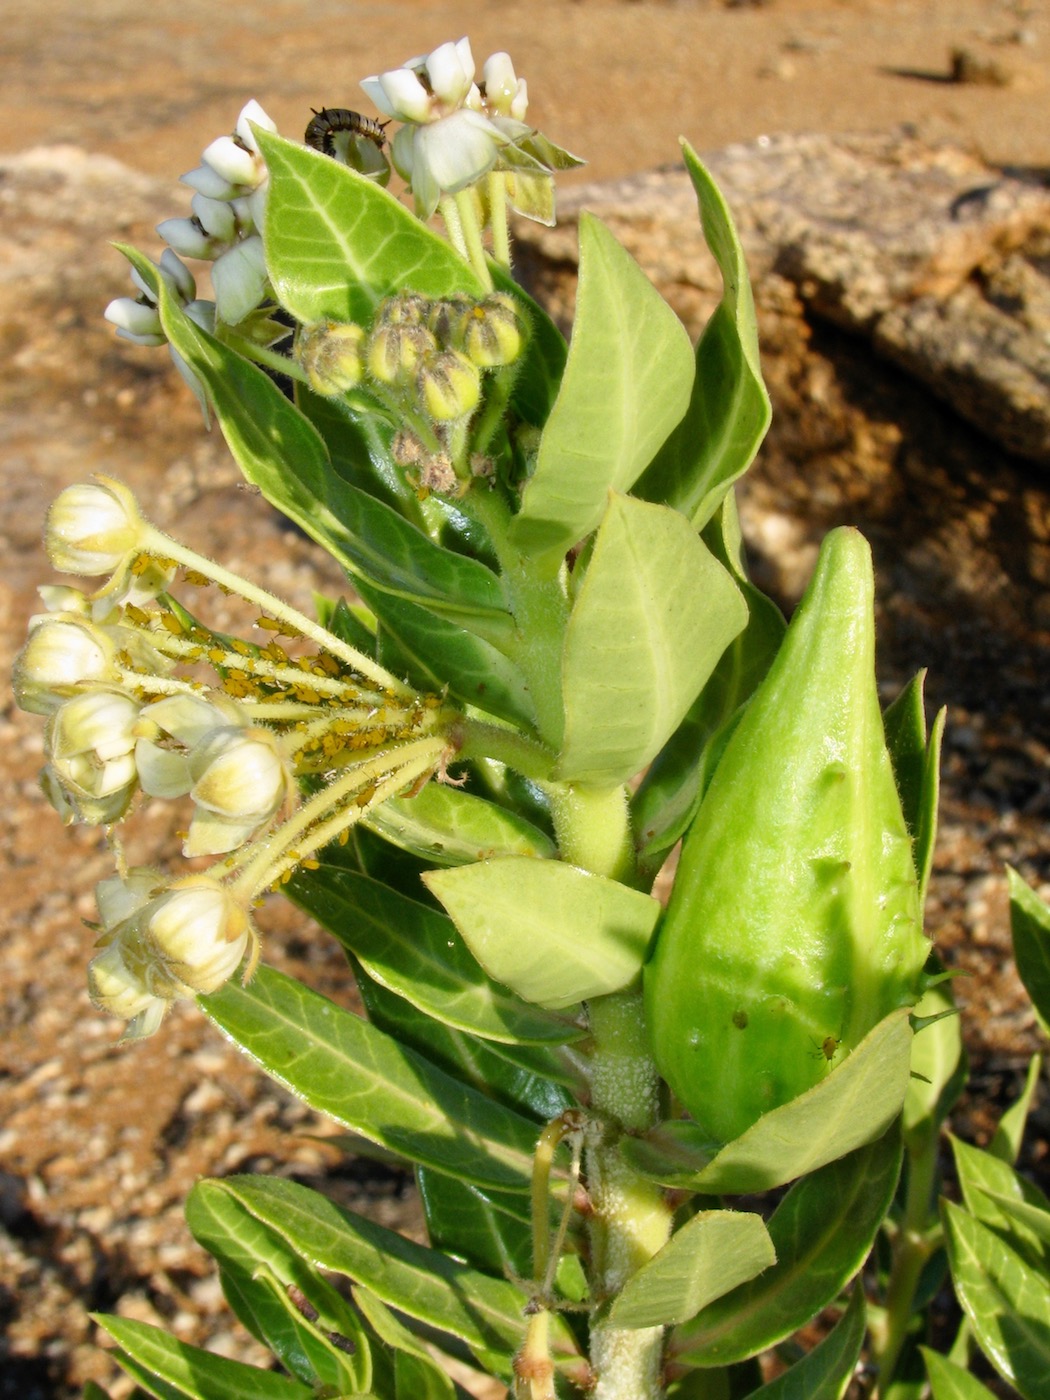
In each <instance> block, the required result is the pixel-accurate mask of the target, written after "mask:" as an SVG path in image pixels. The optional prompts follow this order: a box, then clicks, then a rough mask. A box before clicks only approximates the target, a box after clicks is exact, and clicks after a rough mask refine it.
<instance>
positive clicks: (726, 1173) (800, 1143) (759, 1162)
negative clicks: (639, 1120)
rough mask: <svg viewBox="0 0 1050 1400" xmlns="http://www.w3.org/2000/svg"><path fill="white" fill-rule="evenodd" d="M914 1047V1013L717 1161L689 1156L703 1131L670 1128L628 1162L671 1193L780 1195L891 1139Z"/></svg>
mask: <svg viewBox="0 0 1050 1400" xmlns="http://www.w3.org/2000/svg"><path fill="white" fill-rule="evenodd" d="M911 1041H912V1032H911V1027H910V1025H909V1024H908V1012H907V1010H904V1009H902V1010H900V1011H895V1012H893V1013H892V1014H891V1015H889V1016H887V1017H886V1018H885V1020H883V1021H880V1022H879V1024H878V1025H877V1026H876V1027H875V1029H874V1030H873V1031H871V1032H870V1033H869V1034H868V1035H867V1036H866V1037H865V1038H864V1040H863V1041H862V1042H861V1043H860V1045H858V1046H857V1048H856V1050H854V1051H853V1053H852V1054H851V1055H850V1056H849V1057H848V1058H847V1059H845V1060H844V1061H843V1062H842V1063H841V1064H840V1065H838V1066H837V1067H836V1068H835V1069H833V1070H830V1071H829V1072H828V1073H827V1076H826V1078H825V1079H823V1080H822V1081H821V1083H820V1084H817V1085H816V1086H815V1087H814V1088H812V1089H808V1090H807V1091H806V1092H805V1093H804V1094H801V1095H800V1096H799V1097H798V1098H797V1099H795V1100H793V1101H792V1102H791V1103H787V1104H784V1105H783V1106H782V1107H780V1108H775V1109H773V1110H772V1111H771V1112H770V1113H767V1114H765V1115H763V1117H761V1118H759V1120H758V1121H757V1122H756V1123H754V1124H753V1125H752V1126H751V1127H750V1128H748V1129H747V1131H746V1132H744V1133H743V1134H742V1135H741V1136H740V1137H738V1138H736V1139H735V1140H734V1141H733V1142H731V1143H729V1145H728V1146H727V1147H724V1148H722V1150H721V1151H720V1152H717V1153H716V1154H715V1155H714V1156H713V1157H711V1158H707V1155H706V1153H700V1154H695V1153H692V1154H691V1153H690V1152H689V1142H690V1139H689V1137H688V1136H687V1134H692V1133H696V1132H697V1129H696V1127H695V1125H691V1124H688V1125H677V1124H665V1125H663V1126H662V1128H657V1129H656V1130H655V1131H654V1132H652V1133H650V1134H649V1135H648V1137H646V1138H635V1139H631V1140H629V1141H628V1142H626V1143H625V1144H624V1147H623V1151H624V1155H625V1156H626V1157H627V1158H628V1160H629V1161H631V1162H632V1164H633V1165H634V1166H635V1167H636V1168H637V1169H638V1170H639V1171H641V1172H643V1173H644V1174H645V1175H647V1176H651V1177H653V1178H654V1179H655V1180H657V1181H660V1182H662V1183H663V1184H664V1185H666V1186H675V1187H679V1188H684V1189H689V1190H694V1191H703V1192H705V1193H706V1194H708V1195H730V1196H735V1195H741V1194H750V1193H752V1192H756V1191H769V1190H772V1189H773V1187H775V1186H780V1185H782V1184H783V1183H784V1182H786V1181H791V1180H793V1179H794V1178H795V1177H798V1176H803V1175H805V1174H806V1173H808V1172H814V1171H816V1170H817V1169H818V1168H820V1167H822V1166H823V1165H824V1164H825V1163H827V1162H832V1161H834V1160H835V1159H837V1158H840V1157H843V1156H844V1155H845V1154H846V1153H847V1152H852V1151H853V1150H854V1149H855V1148H858V1147H860V1146H861V1144H863V1143H866V1142H871V1141H872V1139H873V1138H876V1137H879V1136H880V1135H881V1134H882V1133H884V1132H885V1130H886V1129H887V1128H888V1127H889V1125H890V1123H892V1121H893V1120H894V1118H896V1116H897V1114H898V1113H899V1112H900V1109H901V1104H902V1102H903V1100H904V1094H905V1090H906V1088H907V1085H908V1080H909V1075H910V1052H911ZM675 1129H678V1131H677V1132H676V1131H674V1130H675ZM682 1129H684V1132H683V1131H682ZM665 1144H666V1146H665ZM668 1148H670V1149H671V1151H670V1152H668ZM683 1148H684V1149H685V1150H684V1151H683V1150H682V1149H683ZM676 1149H677V1150H676Z"/></svg>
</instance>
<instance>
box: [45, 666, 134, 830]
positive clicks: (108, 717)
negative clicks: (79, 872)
mask: <svg viewBox="0 0 1050 1400" xmlns="http://www.w3.org/2000/svg"><path fill="white" fill-rule="evenodd" d="M138 713H139V706H138V703H137V701H135V700H133V699H132V698H131V697H130V696H128V695H125V694H123V692H121V691H114V690H90V691H85V692H84V693H83V694H81V695H75V696H74V697H73V698H72V699H71V700H67V701H66V702H65V703H64V704H63V705H60V706H59V708H58V709H57V710H56V711H55V713H54V714H53V715H52V716H51V719H50V720H49V721H48V726H47V730H46V734H45V748H46V750H47V753H48V757H49V763H48V766H47V769H46V770H45V776H44V792H45V794H46V795H47V797H48V799H49V800H50V801H51V802H52V803H53V804H54V805H55V806H56V807H57V810H58V811H59V814H60V815H61V816H62V817H63V818H64V819H66V820H69V819H71V818H75V819H79V820H80V821H83V822H87V823H88V824H89V825H92V826H100V825H108V824H110V823H112V822H115V821H119V820H120V818H121V817H122V816H123V815H124V813H125V812H126V811H127V808H128V804H129V803H130V801H131V799H132V797H133V796H134V795H135V792H136V790H137V787H138V775H137V772H136V769H135V758H134V747H135V735H134V725H135V722H136V720H137V719H138ZM56 798H60V800H59V801H57V802H56V800H55V799H56Z"/></svg>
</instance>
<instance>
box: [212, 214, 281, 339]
mask: <svg viewBox="0 0 1050 1400" xmlns="http://www.w3.org/2000/svg"><path fill="white" fill-rule="evenodd" d="M211 281H212V286H213V288H214V289H215V308H216V312H217V314H218V316H219V319H220V320H222V321H225V322H226V324H227V325H228V326H236V325H239V324H240V322H241V321H243V320H244V318H245V317H246V316H249V315H250V314H251V313H252V312H253V311H254V310H255V309H256V308H257V307H258V306H260V305H261V304H262V303H263V302H264V301H265V300H266V296H267V288H268V285H269V283H268V277H267V272H266V253H265V251H264V249H263V241H262V239H261V238H260V236H259V235H258V234H257V233H255V234H252V235H251V236H250V237H248V238H246V239H244V240H243V241H241V242H238V243H235V244H233V246H232V247H231V248H229V249H228V250H227V251H226V252H225V253H223V254H222V255H221V256H220V257H218V258H216V260H215V263H214V265H213V267H212V270H211Z"/></svg>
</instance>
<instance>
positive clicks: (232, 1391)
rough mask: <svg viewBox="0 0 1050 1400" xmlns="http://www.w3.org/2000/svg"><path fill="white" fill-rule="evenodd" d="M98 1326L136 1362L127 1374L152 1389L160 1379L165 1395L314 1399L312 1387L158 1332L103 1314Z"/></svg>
mask: <svg viewBox="0 0 1050 1400" xmlns="http://www.w3.org/2000/svg"><path fill="white" fill-rule="evenodd" d="M95 1321H96V1322H97V1323H98V1324H99V1326H100V1327H103V1328H104V1329H105V1330H106V1331H107V1332H108V1333H109V1335H110V1336H111V1337H112V1338H113V1340H114V1341H115V1342H116V1343H117V1346H118V1347H120V1349H121V1352H123V1353H124V1354H125V1355H126V1356H127V1357H128V1358H130V1360H131V1361H132V1362H134V1363H137V1365H136V1367H135V1369H134V1370H132V1368H131V1367H127V1368H126V1369H127V1370H128V1371H129V1374H130V1375H132V1377H133V1378H134V1379H135V1380H138V1381H141V1382H142V1384H143V1385H145V1386H147V1387H148V1388H149V1389H151V1390H152V1389H153V1384H152V1382H153V1378H156V1379H157V1380H159V1381H160V1382H161V1383H162V1384H163V1385H164V1387H165V1389H164V1394H165V1395H178V1396H186V1397H187V1400H191V1398H192V1400H215V1397H216V1396H222V1400H313V1396H314V1391H313V1388H312V1387H311V1386H308V1385H303V1384H302V1383H301V1382H299V1381H296V1380H292V1379H291V1378H290V1377H289V1376H279V1375H277V1374H276V1373H275V1372H273V1371H260V1370H259V1369H258V1367H256V1366H246V1365H245V1364H244V1363H243V1362H242V1361H231V1360H229V1358H228V1357H225V1356H215V1355H214V1354H213V1353H212V1352H210V1351H202V1350H201V1349H200V1347H191V1346H189V1345H188V1343H186V1342H180V1341H177V1340H176V1338H174V1337H172V1336H169V1334H168V1333H167V1332H165V1331H164V1330H163V1329H162V1328H160V1327H151V1326H150V1325H149V1324H148V1323H145V1322H135V1321H133V1320H132V1319H131V1318H129V1317H112V1316H108V1315H106V1314H104V1313H99V1314H96V1315H95Z"/></svg>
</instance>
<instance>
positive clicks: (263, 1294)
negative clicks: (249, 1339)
mask: <svg viewBox="0 0 1050 1400" xmlns="http://www.w3.org/2000/svg"><path fill="white" fill-rule="evenodd" d="M186 1223H187V1224H188V1225H189V1227H190V1231H191V1232H192V1234H193V1237H194V1239H196V1240H197V1242H198V1244H200V1245H202V1246H203V1247H204V1248H205V1249H206V1250H207V1251H208V1252H209V1254H211V1255H212V1256H213V1257H214V1258H215V1259H216V1261H217V1262H218V1264H219V1267H220V1269H221V1272H222V1284H223V1292H224V1293H225V1295H226V1298H227V1301H228V1302H229V1304H230V1306H231V1308H232V1309H233V1311H234V1312H235V1313H236V1315H237V1317H238V1318H239V1319H240V1320H241V1322H242V1323H243V1324H244V1326H245V1327H247V1328H248V1330H249V1331H250V1332H251V1333H252V1335H253V1336H255V1337H257V1338H258V1339H259V1340H260V1341H261V1342H262V1343H263V1344H264V1345H265V1346H267V1347H269V1349H270V1350H271V1351H272V1352H274V1354H275V1355H276V1356H277V1357H278V1359H279V1360H280V1361H281V1363H282V1364H283V1365H284V1366H285V1367H286V1368H287V1370H289V1371H291V1372H292V1374H293V1375H295V1376H297V1377H298V1378H299V1380H301V1381H305V1382H306V1383H307V1384H313V1383H314V1382H315V1381H320V1382H322V1383H323V1384H325V1385H331V1386H336V1387H338V1389H340V1390H347V1389H349V1390H366V1389H368V1387H369V1385H370V1383H371V1379H372V1376H371V1362H370V1357H369V1352H368V1345H367V1339H366V1338H365V1335H364V1332H363V1330H362V1328H361V1323H360V1320H359V1319H358V1317H357V1315H356V1314H355V1313H354V1311H353V1309H352V1308H351V1307H350V1306H349V1304H348V1303H347V1302H346V1301H345V1299H343V1298H342V1297H340V1295H339V1294H338V1293H337V1292H336V1291H335V1289H334V1288H332V1286H331V1284H329V1283H328V1282H326V1281H325V1280H324V1279H322V1278H321V1277H320V1276H319V1275H318V1274H317V1273H316V1271H314V1270H311V1269H310V1268H309V1267H308V1266H307V1265H306V1264H305V1263H304V1262H303V1260H302V1259H301V1258H300V1256H299V1255H298V1254H296V1253H295V1252H294V1250H292V1249H290V1248H289V1247H288V1245H287V1242H286V1241H285V1240H284V1239H282V1238H281V1236H280V1235H277V1234H275V1233H274V1232H273V1231H272V1230H269V1229H267V1227H266V1226H265V1225H263V1224H262V1222H261V1221H259V1220H257V1219H256V1218H255V1217H254V1216H253V1215H252V1214H251V1213H250V1212H249V1211H247V1210H245V1208H244V1206H243V1205H241V1203H240V1202H239V1201H238V1200H237V1198H236V1197H235V1196H231V1195H230V1194H229V1193H223V1192H214V1191H203V1190H202V1189H201V1187H200V1186H199V1185H198V1186H196V1187H195V1188H194V1189H193V1190H192V1191H191V1192H190V1194H189V1197H188V1199H187V1201H186ZM293 1294H295V1295H298V1296H299V1297H300V1298H301V1300H302V1306H296V1303H295V1302H293V1296H292V1295H293ZM308 1313H309V1316H308V1315H307V1314H308ZM336 1337H338V1338H340V1339H345V1343H346V1344H345V1345H343V1346H341V1345H339V1344H338V1343H336V1342H335V1341H334V1340H333V1339H334V1338H336Z"/></svg>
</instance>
